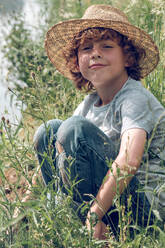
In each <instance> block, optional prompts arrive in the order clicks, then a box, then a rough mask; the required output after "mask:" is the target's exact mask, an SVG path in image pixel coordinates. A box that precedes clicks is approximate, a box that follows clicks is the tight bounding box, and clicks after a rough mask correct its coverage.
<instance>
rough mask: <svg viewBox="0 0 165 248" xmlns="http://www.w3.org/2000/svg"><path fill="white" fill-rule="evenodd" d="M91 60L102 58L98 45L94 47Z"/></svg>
mask: <svg viewBox="0 0 165 248" xmlns="http://www.w3.org/2000/svg"><path fill="white" fill-rule="evenodd" d="M91 58H92V59H95V58H101V51H100V49H99V47H98V46H97V45H94V46H93V49H92V52H91Z"/></svg>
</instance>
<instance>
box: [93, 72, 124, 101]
mask: <svg viewBox="0 0 165 248" xmlns="http://www.w3.org/2000/svg"><path fill="white" fill-rule="evenodd" d="M127 80H128V77H127V78H125V80H123V81H121V82H118V84H109V85H108V86H107V87H105V88H104V87H102V88H101V87H100V88H99V87H98V88H97V89H96V91H97V94H98V95H99V97H100V101H99V103H98V106H103V105H106V104H108V103H110V102H111V101H112V100H113V98H114V96H115V95H116V94H117V93H118V92H119V91H120V89H121V88H122V87H123V85H124V84H125V83H126V81H127Z"/></svg>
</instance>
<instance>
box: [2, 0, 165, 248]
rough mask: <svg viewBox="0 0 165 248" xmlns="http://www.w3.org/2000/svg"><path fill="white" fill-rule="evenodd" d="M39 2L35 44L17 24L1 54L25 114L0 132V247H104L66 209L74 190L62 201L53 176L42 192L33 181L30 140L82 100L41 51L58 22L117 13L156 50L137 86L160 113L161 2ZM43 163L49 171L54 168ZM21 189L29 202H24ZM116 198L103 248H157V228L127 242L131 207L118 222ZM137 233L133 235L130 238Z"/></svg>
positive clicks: (163, 97)
mask: <svg viewBox="0 0 165 248" xmlns="http://www.w3.org/2000/svg"><path fill="white" fill-rule="evenodd" d="M41 2H42V3H43V2H44V5H43V6H44V8H45V12H46V13H47V16H46V17H45V19H46V20H47V21H46V22H45V26H44V27H42V32H41V34H40V37H39V38H38V39H37V40H33V39H31V32H30V30H28V29H27V28H25V25H24V21H23V19H22V17H21V16H16V17H15V22H14V24H11V25H12V28H11V31H10V34H9V35H7V37H6V40H7V45H6V47H5V48H4V50H5V56H6V58H7V60H8V62H9V68H8V69H9V74H8V80H9V81H12V82H13V83H14V86H15V87H14V88H10V89H9V90H10V91H12V92H13V94H15V95H16V96H17V98H18V99H19V100H20V101H21V103H22V105H21V106H20V107H21V108H22V106H23V105H26V109H25V110H22V120H21V121H20V123H19V124H18V126H15V125H13V124H12V123H10V122H9V121H8V120H6V119H5V118H2V120H1V125H0V247H2V248H3V247H5V248H6V247H14V248H17V247H18V248H40V247H41V248H47V247H58V248H62V247H66V248H70V247H74V248H75V247H79V248H80V247H82V248H84V247H104V245H105V242H104V241H97V240H93V239H92V234H90V233H88V232H87V230H86V227H85V226H84V225H82V223H81V222H80V220H79V219H78V217H77V215H76V213H75V211H73V210H72V208H70V205H71V204H73V202H72V194H73V191H72V188H73V187H74V186H75V183H73V185H71V187H70V190H68V195H64V194H63V193H62V192H61V190H60V188H59V189H58V190H57V187H55V189H56V190H53V183H55V184H56V185H59V181H58V180H59V179H58V177H57V176H56V172H55V173H54V181H53V183H52V184H50V185H49V187H45V186H44V185H43V182H42V179H41V176H40V173H39V171H40V168H39V165H38V163H37V160H36V157H35V153H34V149H33V135H34V132H35V131H36V129H37V127H38V126H39V125H40V124H41V123H46V121H48V120H49V119H52V118H59V119H63V120H64V119H66V118H68V117H69V116H71V115H72V113H73V111H74V109H75V108H76V106H77V105H78V103H79V102H81V100H82V99H83V97H84V93H81V92H79V91H77V90H75V89H74V86H73V85H72V83H71V82H70V81H69V80H67V79H65V78H64V77H63V76H61V75H60V74H59V73H58V72H57V71H56V69H55V68H54V67H53V66H52V65H51V63H50V62H49V60H48V59H47V56H46V54H45V52H44V47H43V42H44V36H45V31H46V30H47V28H48V27H49V26H51V25H52V24H54V23H57V22H59V21H60V20H64V19H68V18H77V17H79V16H81V15H82V13H83V12H84V10H85V9H86V8H87V7H88V6H89V5H91V4H94V3H106V4H112V5H114V6H117V7H120V8H122V9H123V10H124V11H125V12H126V13H127V15H128V16H129V19H130V20H131V22H132V23H133V24H135V25H139V26H140V27H141V28H143V29H145V30H146V31H147V32H149V33H150V35H151V36H152V37H153V39H154V40H155V42H156V43H157V45H158V47H159V50H160V58H161V61H160V63H159V66H158V67H157V69H156V70H155V71H154V72H153V73H151V74H150V75H149V76H148V77H147V78H146V79H144V80H143V83H144V85H145V86H146V87H147V88H148V89H149V90H150V91H152V93H153V94H154V95H155V96H156V97H157V98H158V99H159V101H161V102H162V104H163V105H164V106H165V60H164V57H165V56H164V55H165V50H164V48H165V36H164V28H165V15H164V13H165V5H164V0H143V1H142V0H135V1H133V0H132V1H127V0H125V1H122V2H121V1H119V0H114V1H92V0H91V1H90V0H84V1H81V0H79V1H71V0H68V1H65V0H64V1H58V0H49V1H48V4H47V1H44V0H41ZM43 12H44V11H43ZM36 32H37V30H36ZM23 85H24V86H23ZM47 159H49V160H50V163H52V168H53V162H52V161H51V159H50V158H47ZM9 169H14V172H15V174H14V175H15V180H14V181H12V180H11V178H10V175H8V174H7V171H8V170H9ZM33 175H36V184H33ZM68 175H69V174H68ZM27 189H28V193H29V192H30V194H27ZM25 197H28V198H29V199H28V201H24V200H23V198H25ZM118 198H119V195H118V196H117V199H116V202H117V209H118V211H119V213H120V227H121V229H120V230H121V233H120V237H119V241H116V240H115V239H114V238H113V236H112V235H111V233H109V236H108V242H107V244H106V245H107V247H118V248H119V247H122V248H141V247H150V248H152V247H153V248H159V247H164V243H165V233H164V232H163V231H162V230H160V228H159V225H157V223H155V225H154V226H153V229H154V232H153V233H152V235H150V234H149V229H150V227H149V226H148V227H147V229H138V232H137V233H136V235H135V237H134V239H133V240H132V239H131V238H130V237H129V234H128V233H127V231H128V227H129V220H130V216H131V211H132V210H131V206H130V211H129V212H128V215H127V216H124V214H123V207H122V206H121V205H120V204H119V201H118ZM128 203H129V202H128ZM85 210H86V209H84V211H85ZM137 228H138V227H137V226H136V227H134V229H135V230H136V229H137Z"/></svg>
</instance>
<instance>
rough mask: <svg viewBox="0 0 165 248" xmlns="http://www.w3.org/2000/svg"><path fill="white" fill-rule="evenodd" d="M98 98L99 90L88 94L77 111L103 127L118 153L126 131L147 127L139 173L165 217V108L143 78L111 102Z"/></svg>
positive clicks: (151, 199)
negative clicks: (100, 104) (145, 84)
mask: <svg viewBox="0 0 165 248" xmlns="http://www.w3.org/2000/svg"><path fill="white" fill-rule="evenodd" d="M98 101H99V96H98V95H97V93H92V94H90V95H88V96H86V97H85V99H84V101H83V102H81V103H80V105H79V106H78V107H77V109H76V110H75V112H74V115H82V116H84V117H86V118H87V119H88V120H90V121H91V122H93V123H94V124H95V125H96V126H97V127H99V128H100V129H101V130H102V131H103V132H104V133H105V134H106V135H107V136H108V137H109V138H110V139H111V140H112V141H113V144H114V151H113V153H116V154H118V152H119V148H120V142H121V135H122V134H123V132H124V131H126V130H128V129H131V128H141V129H144V130H145V131H146V133H147V140H148V142H147V144H146V152H145V153H144V155H143V159H142V163H141V166H140V168H139V170H138V171H137V174H136V176H137V177H138V179H139V181H140V182H141V184H142V185H144V186H145V190H146V195H147V197H148V199H149V201H150V203H151V204H153V208H155V209H156V210H155V213H157V214H158V215H159V216H160V217H161V218H162V219H163V220H164V221H165V108H164V107H163V106H162V105H161V104H160V103H159V101H158V100H157V99H156V98H155V97H154V95H153V94H152V93H151V92H149V91H148V90H147V89H145V88H144V87H143V85H142V84H141V82H139V81H135V80H133V79H131V78H129V79H128V80H127V82H126V83H125V84H124V85H123V87H122V88H121V90H120V91H119V92H118V93H117V94H116V95H115V97H114V98H113V100H112V101H111V102H110V103H109V104H107V105H104V106H100V107H96V105H97V102H98Z"/></svg>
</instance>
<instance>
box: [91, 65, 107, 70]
mask: <svg viewBox="0 0 165 248" xmlns="http://www.w3.org/2000/svg"><path fill="white" fill-rule="evenodd" d="M104 66H106V65H104V64H92V65H90V66H89V68H90V69H97V68H102V67H104Z"/></svg>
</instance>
